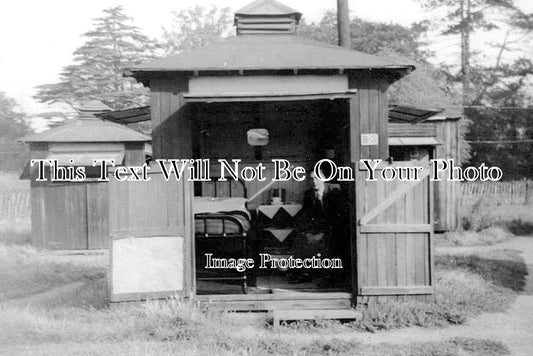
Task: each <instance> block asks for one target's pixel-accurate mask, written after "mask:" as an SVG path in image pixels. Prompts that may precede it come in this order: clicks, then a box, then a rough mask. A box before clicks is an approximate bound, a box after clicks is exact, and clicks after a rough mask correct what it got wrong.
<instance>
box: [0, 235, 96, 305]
mask: <svg viewBox="0 0 533 356" xmlns="http://www.w3.org/2000/svg"><path fill="white" fill-rule="evenodd" d="M86 257H88V258H86V259H81V260H80V259H77V258H72V257H67V256H57V255H53V254H50V253H48V252H42V251H39V250H37V249H35V248H33V247H31V246H17V245H13V246H8V245H2V244H0V285H1V286H2V288H1V289H0V301H1V300H2V299H4V300H5V299H16V298H22V297H28V296H31V295H33V294H37V293H43V292H46V291H49V290H51V289H53V288H57V287H60V286H64V285H66V284H69V283H73V282H79V281H82V282H96V281H101V280H102V279H103V278H104V276H105V264H104V265H102V263H101V261H99V260H98V258H97V257H96V256H86Z"/></svg>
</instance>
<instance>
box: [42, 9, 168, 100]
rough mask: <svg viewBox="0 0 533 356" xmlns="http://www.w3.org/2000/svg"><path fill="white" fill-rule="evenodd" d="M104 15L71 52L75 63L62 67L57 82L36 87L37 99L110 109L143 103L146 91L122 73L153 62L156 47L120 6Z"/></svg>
mask: <svg viewBox="0 0 533 356" xmlns="http://www.w3.org/2000/svg"><path fill="white" fill-rule="evenodd" d="M103 12H104V16H102V17H99V18H96V19H94V20H93V22H94V28H93V30H91V31H89V32H87V33H85V34H83V35H82V36H83V37H84V38H86V42H85V43H84V44H83V45H82V46H81V47H79V48H78V49H76V51H75V52H74V60H73V62H74V63H73V64H71V65H68V66H66V67H65V68H63V71H62V73H61V75H60V78H61V80H60V82H59V83H54V84H45V85H41V86H38V87H37V94H36V95H35V98H36V99H37V100H39V101H40V102H43V103H49V104H52V103H66V104H69V105H71V106H75V105H76V104H78V103H80V102H83V101H87V100H91V99H97V100H100V101H101V102H103V103H104V104H106V105H107V106H109V107H111V108H113V109H122V108H125V107H129V106H138V105H142V104H145V103H146V100H147V90H146V89H144V88H143V87H142V85H140V84H137V83H136V82H135V80H134V79H132V78H124V77H123V76H122V71H123V69H124V68H126V67H130V66H136V65H139V64H141V63H145V62H149V61H150V60H153V59H155V58H156V57H157V56H156V53H157V50H158V48H159V47H158V45H157V43H156V42H155V41H154V40H151V39H149V38H148V37H146V36H145V35H143V34H141V32H140V31H139V28H137V27H136V26H134V25H133V21H132V19H131V18H130V17H128V16H126V15H125V14H124V12H123V9H122V7H121V6H117V7H111V8H108V9H106V10H103Z"/></svg>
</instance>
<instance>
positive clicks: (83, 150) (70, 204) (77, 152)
mask: <svg viewBox="0 0 533 356" xmlns="http://www.w3.org/2000/svg"><path fill="white" fill-rule="evenodd" d="M77 110H78V113H79V117H78V118H77V119H76V120H74V121H73V122H69V123H66V124H64V125H61V126H58V127H55V128H52V129H50V130H48V131H45V132H42V133H38V134H35V135H31V136H28V137H25V138H23V139H22V140H21V141H23V142H27V143H29V145H30V157H31V159H48V160H57V163H58V165H61V166H77V167H79V166H83V167H85V171H86V175H87V178H86V179H84V180H83V181H82V182H50V181H49V179H48V181H45V182H41V181H37V180H36V179H37V174H38V172H37V166H36V165H34V166H31V165H30V164H29V163H28V165H27V166H26V168H25V170H24V172H23V174H22V176H21V178H22V179H30V180H31V184H30V187H31V188H30V192H31V193H30V194H31V206H32V211H31V225H32V227H31V240H32V244H33V245H34V246H37V247H41V248H48V249H65V250H67V249H69V250H84V249H102V248H108V247H109V246H108V241H109V227H108V221H109V218H108V216H109V208H108V206H109V202H108V184H107V183H106V182H99V181H98V177H99V175H100V167H93V160H95V159H97V160H101V159H112V160H114V161H115V165H128V166H135V165H142V164H143V163H144V162H145V160H146V155H147V154H150V152H149V151H150V148H149V144H148V143H149V142H150V140H151V139H150V137H149V136H146V135H143V134H141V133H138V132H136V131H134V130H132V129H129V128H127V127H125V126H123V125H119V124H115V123H111V122H107V121H104V120H102V119H99V118H97V117H96V116H95V115H97V114H100V113H102V112H106V111H111V109H110V108H109V107H107V106H105V105H103V104H102V103H100V102H95V101H93V102H89V103H87V104H85V105H83V106H82V107H79V108H78V109H77ZM71 160H72V162H71ZM47 171H48V169H47Z"/></svg>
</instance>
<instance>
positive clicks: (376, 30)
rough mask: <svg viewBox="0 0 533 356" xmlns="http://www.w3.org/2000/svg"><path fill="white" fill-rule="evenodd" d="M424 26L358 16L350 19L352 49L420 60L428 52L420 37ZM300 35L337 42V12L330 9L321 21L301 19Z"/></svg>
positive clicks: (321, 40)
mask: <svg viewBox="0 0 533 356" xmlns="http://www.w3.org/2000/svg"><path fill="white" fill-rule="evenodd" d="M425 28H426V27H425V25H424V24H422V23H417V24H413V25H412V26H410V27H405V26H402V25H399V24H393V23H383V22H372V21H366V20H363V19H361V18H357V17H355V18H352V20H351V22H350V39H351V45H352V49H354V50H357V51H361V52H365V53H369V54H376V53H378V52H380V51H388V52H392V53H397V54H401V55H403V56H406V57H409V58H411V59H417V60H421V59H423V58H424V57H425V56H426V55H427V54H426V53H425V52H424V51H423V50H422V49H421V48H422V45H423V43H422V42H421V40H420V35H421V33H423V31H424V30H425ZM298 35H300V36H302V37H306V38H310V39H313V40H316V41H320V42H326V43H330V44H332V45H336V44H337V15H336V13H335V11H333V10H329V11H327V12H326V13H325V14H324V16H323V17H322V20H321V21H320V22H319V23H310V24H308V23H306V22H305V21H304V20H302V22H301V23H300V26H299V27H298Z"/></svg>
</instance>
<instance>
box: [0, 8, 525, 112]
mask: <svg viewBox="0 0 533 356" xmlns="http://www.w3.org/2000/svg"><path fill="white" fill-rule="evenodd" d="M250 2H252V0H231V1H230V0H226V1H217V2H216V5H217V6H218V7H226V6H227V7H230V8H231V9H232V10H238V9H239V8H241V7H243V6H245V5H247V4H248V3H250ZM281 2H283V3H284V4H286V5H288V6H290V7H292V8H294V9H296V10H298V11H300V12H302V13H303V16H304V18H305V19H306V20H307V21H311V22H313V21H318V20H320V18H321V17H322V14H323V13H324V12H325V11H326V10H328V9H334V8H335V7H336V0H322V1H309V0H308V1H306V0H281ZM212 3H215V1H214V0H151V1H139V0H127V1H126V0H91V1H72V0H70V1H65V0H46V1H42V0H16V1H2V2H1V4H0V91H4V92H5V93H6V94H7V95H8V96H10V97H12V98H13V99H15V100H16V101H17V102H18V103H19V106H20V107H19V109H20V110H21V111H23V112H26V113H28V114H35V113H38V112H43V111H49V110H53V108H51V107H48V106H47V105H44V104H40V103H37V102H36V101H35V100H33V99H32V97H31V96H32V95H33V94H34V93H35V91H34V87H35V86H37V85H40V84H50V83H55V82H57V81H58V80H59V74H60V72H61V68H62V67H64V66H67V65H68V64H70V63H71V61H72V53H73V52H74V50H75V49H76V48H77V47H79V46H81V45H82V44H83V41H84V40H83V38H82V37H80V35H81V34H82V33H84V32H87V31H88V30H90V29H91V27H92V19H93V18H96V17H99V16H101V11H102V10H103V9H105V8H108V7H111V6H117V5H122V6H123V7H124V10H125V13H126V14H127V15H128V16H131V17H132V18H133V19H134V22H135V24H136V25H137V26H138V27H140V28H141V30H142V32H143V33H144V34H146V35H148V36H150V37H156V38H159V37H160V36H161V34H162V28H163V27H164V26H168V25H169V24H170V20H171V12H172V11H180V10H181V9H185V8H187V7H190V6H194V5H196V4H198V5H202V6H210V5H211V4H212ZM518 3H519V4H521V5H523V6H522V7H523V8H524V9H525V10H528V11H533V1H531V0H520V1H518ZM349 7H350V13H351V16H355V15H357V16H359V17H361V18H364V19H366V20H372V21H383V22H395V23H400V24H402V25H409V24H411V23H413V22H415V21H419V20H421V19H423V18H424V17H425V16H426V14H425V13H424V11H423V9H422V8H421V7H420V5H419V3H418V2H417V1H416V0H370V1H369V0H349ZM443 45H444V46H449V47H450V48H452V47H453V43H450V44H447V43H444V44H443Z"/></svg>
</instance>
